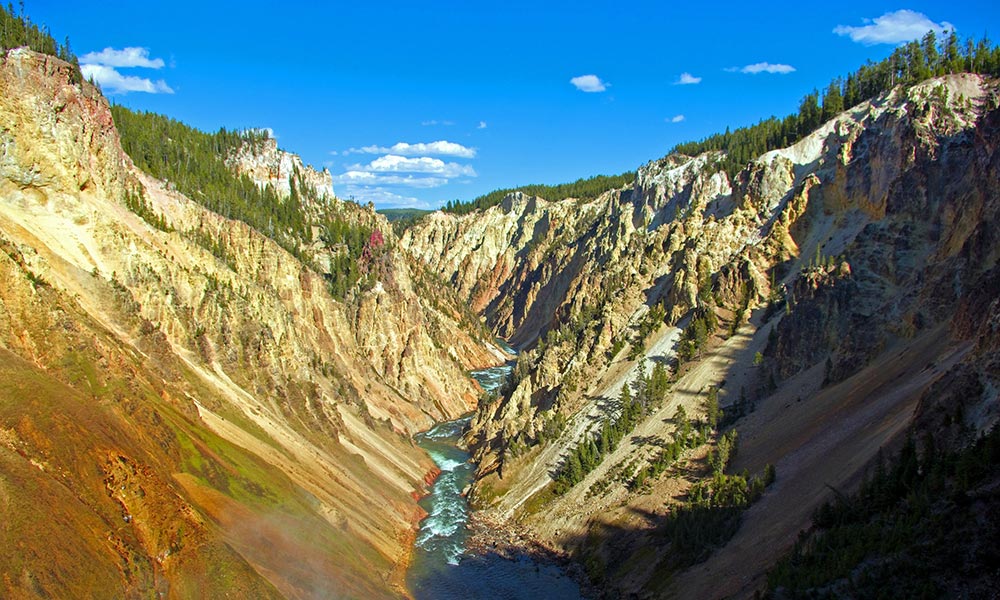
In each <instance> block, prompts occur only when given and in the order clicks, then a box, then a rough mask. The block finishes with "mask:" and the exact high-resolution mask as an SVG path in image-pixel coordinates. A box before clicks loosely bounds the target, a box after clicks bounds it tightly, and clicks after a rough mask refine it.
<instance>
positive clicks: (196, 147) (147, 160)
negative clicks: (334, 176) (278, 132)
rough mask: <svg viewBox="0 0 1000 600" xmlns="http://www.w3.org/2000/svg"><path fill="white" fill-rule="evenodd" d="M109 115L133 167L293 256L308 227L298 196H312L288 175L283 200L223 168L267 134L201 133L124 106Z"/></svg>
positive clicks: (172, 120)
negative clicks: (288, 189) (288, 188)
mask: <svg viewBox="0 0 1000 600" xmlns="http://www.w3.org/2000/svg"><path fill="white" fill-rule="evenodd" d="M111 113H112V115H114V119H115V125H116V126H117V127H118V133H119V135H120V136H121V142H122V148H123V149H124V150H125V152H126V153H128V155H129V156H131V157H132V161H133V162H134V163H135V166H137V167H139V168H140V169H142V170H143V171H145V172H147V173H149V174H150V175H152V176H153V177H156V178H157V179H163V180H166V181H169V182H170V183H172V184H174V185H176V186H177V189H178V190H180V191H181V192H182V193H183V194H185V195H186V196H188V197H189V198H191V199H192V200H194V201H196V202H198V203H199V204H201V205H203V206H205V207H206V208H208V209H209V210H211V211H213V212H217V213H219V214H220V215H222V216H224V217H227V218H230V219H236V220H238V221H243V222H244V223H246V224H247V225H250V226H251V227H253V228H254V229H256V230H258V231H260V232H261V233H263V234H265V235H267V236H268V237H271V238H272V239H274V240H275V241H277V242H278V243H280V244H281V245H282V246H284V247H285V249H287V250H289V251H290V252H292V253H293V254H298V248H299V244H300V242H301V241H302V240H304V239H307V238H306V236H307V235H308V226H309V223H308V222H307V220H306V216H305V213H304V212H303V210H302V196H303V195H305V196H314V195H315V191H314V190H313V189H312V188H311V187H309V186H304V185H301V183H300V185H298V186H297V185H295V183H296V182H295V181H294V179H295V177H294V176H293V182H292V194H291V195H290V196H289V197H288V198H287V199H282V198H281V197H280V196H279V195H278V193H277V191H276V190H275V189H274V188H273V187H271V186H270V185H268V186H265V187H260V186H258V185H257V184H256V183H255V182H254V181H253V180H252V179H250V177H248V176H246V175H242V176H237V175H236V174H235V173H233V171H232V170H231V169H230V168H229V166H227V165H226V161H225V159H226V157H227V156H230V155H231V154H233V153H235V152H236V151H238V150H239V149H240V147H242V146H243V145H244V144H258V143H261V142H263V141H264V140H265V139H266V138H267V132H258V131H244V132H236V131H227V130H226V129H220V130H219V131H217V132H216V133H205V132H203V131H199V130H197V129H195V128H193V127H190V126H188V125H185V124H184V123H181V122H180V121H177V120H174V119H171V118H169V117H165V116H163V115H158V114H155V113H151V112H135V111H132V110H129V109H128V108H125V107H124V106H112V107H111ZM313 199H315V198H313Z"/></svg>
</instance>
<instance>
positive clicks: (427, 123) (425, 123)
mask: <svg viewBox="0 0 1000 600" xmlns="http://www.w3.org/2000/svg"><path fill="white" fill-rule="evenodd" d="M420 124H421V125H423V126H424V127H431V126H433V125H444V126H445V127H450V126H452V125H454V124H455V122H454V121H438V120H437V119H431V120H430V121H421V122H420Z"/></svg>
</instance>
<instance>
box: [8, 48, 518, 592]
mask: <svg viewBox="0 0 1000 600" xmlns="http://www.w3.org/2000/svg"><path fill="white" fill-rule="evenodd" d="M70 74H71V69H70V67H69V65H68V64H67V63H64V62H62V61H60V60H58V59H55V58H52V57H49V56H44V55H40V54H36V53H34V52H31V51H28V50H25V49H15V50H11V51H9V52H7V53H6V56H4V57H3V58H2V63H0V88H2V89H3V90H4V93H3V95H2V96H0V149H2V151H0V243H2V247H3V249H4V253H3V255H2V257H0V258H2V261H3V265H4V266H3V268H4V271H5V274H4V277H3V281H4V284H3V285H2V286H0V293H2V303H0V346H2V352H3V353H4V357H5V358H4V361H3V362H4V370H5V376H4V377H3V381H4V384H3V385H4V390H3V393H2V394H0V399H2V407H3V408H2V423H0V432H2V438H0V441H2V442H3V443H2V444H0V453H2V460H3V465H4V466H3V468H2V470H0V498H2V505H3V506H4V509H3V510H4V515H5V518H4V522H5V525H4V526H3V527H2V529H0V534H2V535H3V537H4V539H5V545H6V546H7V547H9V548H14V547H17V548H18V549H19V551H18V552H16V553H6V555H5V559H3V562H2V564H0V572H2V573H3V574H4V580H3V584H2V585H3V589H4V592H3V595H4V596H6V597H36V596H49V597H51V596H56V597H84V596H90V595H93V594H94V593H96V592H97V591H98V590H100V591H101V593H111V594H120V595H121V596H137V595H148V594H149V593H152V592H153V591H157V592H160V593H164V594H167V595H169V596H171V597H188V596H190V595H191V590H194V589H199V590H200V591H199V593H202V594H207V595H222V593H223V592H227V593H232V592H237V593H240V595H245V596H248V597H264V596H278V595H283V596H286V597H302V598H306V597H323V598H325V597H329V596H330V595H335V596H339V595H344V596H365V597H386V596H394V595H398V594H399V593H401V587H400V586H401V582H402V569H403V568H404V567H405V560H406V557H407V554H408V551H409V543H408V539H409V538H410V536H411V535H412V532H413V527H414V523H415V520H416V519H417V518H418V517H419V514H418V511H419V509H418V507H417V505H416V503H415V501H414V497H416V496H418V495H419V494H420V493H422V491H423V489H424V481H425V477H426V476H427V474H428V473H429V472H430V471H431V470H432V467H433V465H432V463H431V462H430V460H429V459H428V458H427V457H426V456H425V455H424V454H423V453H422V452H421V451H420V450H419V449H417V448H416V447H415V446H414V445H413V443H412V441H411V439H410V436H411V435H412V434H413V433H414V432H416V431H419V430H421V429H424V428H426V427H427V426H429V425H430V424H431V423H432V422H434V421H437V420H441V419H446V418H451V417H455V416H457V415H459V414H461V413H464V412H467V411H468V410H470V409H471V408H472V407H473V406H474V403H475V400H476V396H477V394H478V389H477V388H476V386H475V383H474V382H472V381H470V380H469V379H468V378H467V377H466V376H465V374H464V372H465V370H466V369H468V368H470V367H474V366H486V365H490V364H495V363H496V362H497V361H498V360H501V355H500V354H499V351H498V350H496V349H495V348H493V347H492V345H491V344H490V343H489V342H484V341H482V340H481V339H479V338H478V337H477V335H478V334H477V333H476V332H474V331H472V330H471V329H470V328H469V326H468V324H469V322H468V318H467V317H463V311H462V309H461V306H460V304H459V303H457V302H455V301H454V298H452V297H450V296H448V295H447V294H439V295H437V296H436V297H433V298H432V296H431V295H430V294H426V293H425V294H424V295H423V296H421V295H420V292H421V291H426V290H427V289H430V288H431V287H432V286H434V285H435V282H436V280H435V279H434V278H433V276H430V275H428V274H427V273H425V272H423V271H422V270H421V268H420V267H419V265H417V264H416V263H414V262H413V261H412V260H411V259H409V258H408V257H406V256H405V255H402V254H401V253H399V252H397V251H396V250H395V246H396V241H395V239H394V238H393V237H392V234H391V229H390V228H389V227H388V225H387V224H386V222H385V220H384V219H382V218H381V217H379V216H378V215H375V214H374V212H373V211H370V210H366V209H362V208H360V207H357V206H356V205H353V204H349V203H343V202H340V201H339V200H336V199H335V198H332V196H329V197H324V198H323V202H322V204H321V205H316V206H312V207H311V208H310V210H312V211H313V212H314V213H324V214H331V215H336V217H337V218H339V219H341V220H342V221H346V222H351V223H364V224H365V225H366V226H367V227H368V228H369V229H370V230H372V231H378V232H380V236H378V238H377V239H378V240H379V244H378V248H376V249H375V250H378V252H379V259H380V261H381V262H380V270H379V271H378V272H377V274H376V276H373V277H372V285H371V286H370V287H368V288H367V289H356V290H352V291H351V293H350V295H349V297H348V299H347V301H343V302H342V301H338V300H335V299H334V298H333V297H332V296H331V293H330V290H329V288H328V285H327V277H325V275H326V273H324V268H323V265H327V268H329V265H331V264H333V263H334V262H335V261H334V260H332V257H335V256H337V255H338V252H340V249H339V248H337V247H333V246H329V245H326V244H324V243H323V242H322V241H321V237H322V233H323V232H322V231H320V230H318V229H314V230H312V231H310V232H309V235H310V237H313V238H314V239H304V240H300V241H299V242H300V245H301V246H303V247H309V248H310V251H309V253H308V258H309V259H310V260H309V264H306V262H304V260H303V259H300V258H296V257H295V256H293V255H292V254H290V253H289V252H287V251H286V250H285V249H283V248H282V247H281V246H279V245H278V244H277V243H276V242H275V241H274V240H272V239H270V238H268V237H266V236H264V235H262V234H261V233H260V232H258V231H257V230H255V229H253V228H251V227H250V226H248V225H246V224H245V223H242V222H240V221H235V220H230V219H226V218H223V217H221V216H219V215H218V214H215V213H213V212H210V211H208V210H206V209H205V208H204V207H203V206H202V205H200V204H198V203H196V202H193V201H192V200H191V199H189V198H187V197H185V196H183V195H181V194H180V193H178V192H177V191H176V190H175V189H174V186H173V185H172V184H169V183H166V182H162V181H158V180H155V179H152V178H151V177H149V176H148V175H146V174H144V173H142V172H139V171H138V170H136V169H135V168H134V167H133V165H132V161H131V160H130V159H129V158H128V157H127V156H126V155H125V153H124V152H123V151H122V150H121V146H120V144H119V140H118V135H117V132H116V129H115V125H114V122H113V119H112V115H111V111H110V109H109V106H108V103H107V101H106V100H105V99H104V98H103V96H101V94H100V92H99V91H98V90H96V89H95V88H93V87H92V86H90V85H88V84H85V83H84V84H74V83H72V82H71V80H70ZM268 152H269V153H270V154H271V157H272V158H273V157H274V156H276V155H275V152H276V150H275V149H274V148H267V147H265V149H264V153H265V154H267V153H268ZM239 158H240V160H242V161H243V162H244V163H247V164H254V160H253V158H252V157H249V156H242V157H239ZM267 160H268V157H267V156H264V158H262V159H261V160H260V161H257V162H260V163H261V164H264V163H266V162H267ZM278 160H279V165H280V164H284V162H283V161H284V160H285V159H283V158H281V157H280V156H279V158H278ZM293 170H295V171H298V172H299V173H300V174H302V176H303V177H305V178H306V179H311V180H316V181H319V182H320V183H322V181H323V178H322V175H320V174H316V173H314V172H306V170H303V169H299V168H298V167H297V166H296V167H295V169H293ZM280 175H281V173H280V169H279V176H280ZM137 198H138V199H139V200H137ZM129 203H131V205H132V207H133V209H132V210H129V208H127V205H128V204H129ZM136 204H138V209H137V208H136V206H135V205H136ZM140 215H141V216H140ZM372 239H373V240H375V239H376V236H374V234H373V238H372ZM373 243H374V242H373ZM373 251H374V250H373ZM463 318H465V319H466V324H465V325H463V324H462V323H461V320H462V319H463ZM47 494H52V495H53V496H51V497H54V498H59V499H64V500H65V502H62V501H58V502H50V501H49V500H48V499H47V498H49V496H47ZM43 498H46V500H45V501H42V499H43ZM114 590H120V592H115V591H114ZM213 590H215V591H214V592H213Z"/></svg>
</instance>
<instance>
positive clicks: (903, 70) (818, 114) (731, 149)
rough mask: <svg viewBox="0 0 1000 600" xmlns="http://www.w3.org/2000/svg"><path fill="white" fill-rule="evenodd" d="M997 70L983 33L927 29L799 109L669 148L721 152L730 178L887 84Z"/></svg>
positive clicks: (995, 51)
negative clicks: (940, 34) (962, 36)
mask: <svg viewBox="0 0 1000 600" xmlns="http://www.w3.org/2000/svg"><path fill="white" fill-rule="evenodd" d="M963 72H967V73H981V74H986V75H1000V47H997V46H994V45H992V44H991V43H990V41H989V40H987V39H986V38H983V39H982V40H980V41H979V42H978V43H974V42H973V41H972V39H971V38H970V39H967V40H966V41H965V43H964V44H961V43H960V42H959V39H958V36H957V35H956V34H955V32H954V31H952V32H951V33H950V34H949V35H948V36H946V37H945V38H944V39H942V40H940V42H939V41H938V40H937V38H936V36H935V35H934V32H933V31H931V32H928V33H927V35H925V36H924V37H923V39H922V40H920V41H919V42H918V41H913V42H910V43H908V44H905V45H903V46H900V47H899V48H897V49H896V50H895V51H893V53H892V55H890V56H889V58H886V59H885V60H883V61H881V62H878V63H872V62H870V61H869V62H868V63H867V64H865V65H864V66H862V67H861V68H860V69H858V70H857V71H855V72H854V73H851V74H850V75H848V76H847V78H846V79H842V78H838V79H835V80H834V81H831V82H830V84H829V86H827V88H826V90H824V92H823V94H822V96H821V94H820V92H819V91H818V90H813V91H812V93H809V94H807V95H806V96H805V97H804V98H803V99H802V102H801V104H800V105H799V112H798V113H795V114H792V115H788V116H787V117H785V118H784V119H779V118H777V117H771V118H769V119H765V120H762V121H760V122H759V123H757V124H756V125H751V126H748V127H740V128H739V129H736V130H734V131H729V129H728V128H727V129H726V132H725V133H717V134H715V135H711V136H709V137H707V138H705V139H704V140H702V141H700V142H688V143H684V144H678V145H677V146H675V147H674V149H673V150H672V151H671V154H673V153H679V154H686V155H688V156H696V155H698V154H701V153H703V152H709V151H723V152H725V153H726V154H725V157H724V158H723V159H722V163H721V166H722V168H723V169H724V170H725V171H726V173H728V174H729V176H730V178H733V177H735V176H736V173H738V172H739V171H740V170H741V169H743V168H744V167H745V166H746V165H747V163H749V162H750V161H751V160H753V159H755V158H757V157H758V156H760V155H761V154H764V153H765V152H769V151H771V150H776V149H778V148H786V147H788V146H790V145H792V144H794V143H795V142H797V141H799V140H801V139H802V138H804V137H805V136H807V135H808V134H809V133H811V132H812V131H813V130H814V129H816V128H817V127H819V126H820V125H822V124H823V123H825V122H826V121H828V120H829V119H831V118H833V117H834V116H836V115H837V114H838V113H840V112H841V111H843V110H846V109H849V108H853V107H855V106H857V105H858V104H861V103H862V102H864V101H866V100H870V99H871V98H874V97H876V96H878V95H879V94H882V93H883V92H886V91H888V90H890V89H892V88H893V87H894V86H896V85H900V84H902V85H905V86H909V85H913V84H916V83H920V82H921V81H924V80H926V79H930V78H931V77H937V76H939V75H946V74H949V73H963Z"/></svg>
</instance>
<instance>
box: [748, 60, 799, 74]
mask: <svg viewBox="0 0 1000 600" xmlns="http://www.w3.org/2000/svg"><path fill="white" fill-rule="evenodd" d="M739 71H740V73H750V74H751V75H756V74H757V73H777V74H779V75H787V74H789V73H792V72H794V71H795V67H793V66H792V65H785V64H781V63H778V64H771V63H769V62H759V63H754V64H752V65H747V66H745V67H743V68H742V69H739Z"/></svg>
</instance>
